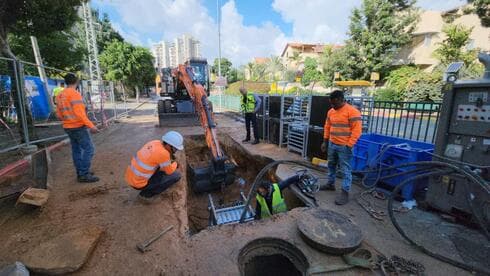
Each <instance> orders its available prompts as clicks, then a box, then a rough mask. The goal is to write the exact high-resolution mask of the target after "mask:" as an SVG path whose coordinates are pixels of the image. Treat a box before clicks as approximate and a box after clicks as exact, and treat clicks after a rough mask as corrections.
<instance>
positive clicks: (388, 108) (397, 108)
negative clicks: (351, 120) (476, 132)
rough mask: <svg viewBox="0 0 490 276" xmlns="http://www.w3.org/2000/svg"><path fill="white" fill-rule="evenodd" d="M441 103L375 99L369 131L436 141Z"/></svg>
mask: <svg viewBox="0 0 490 276" xmlns="http://www.w3.org/2000/svg"><path fill="white" fill-rule="evenodd" d="M440 110H441V103H438V102H431V103H421V102H392V101H374V103H373V110H372V113H371V119H370V124H369V130H368V131H369V132H370V133H377V134H382V135H387V136H393V137H399V138H405V139H410V140H414V141H420V142H427V143H434V140H435V134H436V129H437V124H438V122H439V113H440Z"/></svg>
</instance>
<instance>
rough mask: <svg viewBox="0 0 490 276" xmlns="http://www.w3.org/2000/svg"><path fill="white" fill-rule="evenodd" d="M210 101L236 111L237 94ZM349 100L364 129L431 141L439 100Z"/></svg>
mask: <svg viewBox="0 0 490 276" xmlns="http://www.w3.org/2000/svg"><path fill="white" fill-rule="evenodd" d="M210 100H211V101H212V102H213V106H214V109H215V110H223V111H239V110H240V96H231V95H221V96H218V95H213V96H211V97H210ZM349 100H350V101H351V103H352V104H353V105H355V106H360V107H361V108H360V109H361V111H362V115H363V131H364V132H369V133H377V134H382V135H387V136H393V137H399V138H404V139H410V140H414V141H420V142H427V143H434V140H435V134H436V128H437V124H438V121H439V113H440V109H441V103H439V102H434V103H422V102H392V101H374V100H373V98H371V97H360V98H349ZM264 125H265V124H264Z"/></svg>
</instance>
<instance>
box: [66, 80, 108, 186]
mask: <svg viewBox="0 0 490 276" xmlns="http://www.w3.org/2000/svg"><path fill="white" fill-rule="evenodd" d="M65 84H66V88H64V89H63V91H62V92H61V93H60V94H59V95H58V96H57V97H56V103H57V104H56V115H57V116H58V118H59V119H60V120H62V121H63V129H64V130H65V132H66V133H67V134H68V137H69V138H70V143H71V154H72V157H73V163H74V164H75V168H76V170H77V179H78V182H97V181H99V178H98V177H96V176H94V175H93V173H91V172H90V163H91V162H92V157H93V156H94V152H95V149H94V144H93V143H92V139H91V137H90V133H89V130H90V132H92V133H97V132H99V129H98V128H97V127H96V126H95V125H94V124H93V123H92V122H91V121H90V120H89V119H88V117H87V113H86V112H85V105H84V104H83V100H82V95H80V93H79V92H78V91H77V90H76V88H77V86H78V84H79V80H78V77H77V76H75V74H72V73H68V74H66V76H65Z"/></svg>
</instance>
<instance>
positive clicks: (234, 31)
mask: <svg viewBox="0 0 490 276" xmlns="http://www.w3.org/2000/svg"><path fill="white" fill-rule="evenodd" d="M221 10H222V23H221V26H222V28H221V30H222V32H221V33H222V39H221V41H222V46H223V47H222V49H223V56H225V57H232V59H234V60H235V61H238V62H239V63H241V64H244V63H246V62H248V61H250V59H251V58H252V57H263V56H270V55H271V54H277V51H274V50H277V49H276V47H275V45H276V44H279V43H283V41H280V40H281V39H282V38H283V37H284V34H283V33H282V31H281V30H280V29H279V27H277V26H275V25H273V24H272V23H271V22H266V23H264V24H263V25H261V26H245V25H244V24H243V16H242V15H240V14H239V13H238V11H237V9H236V6H235V2H234V1H229V2H227V3H226V4H225V5H224V6H223V7H222V9H221ZM278 41H280V42H278Z"/></svg>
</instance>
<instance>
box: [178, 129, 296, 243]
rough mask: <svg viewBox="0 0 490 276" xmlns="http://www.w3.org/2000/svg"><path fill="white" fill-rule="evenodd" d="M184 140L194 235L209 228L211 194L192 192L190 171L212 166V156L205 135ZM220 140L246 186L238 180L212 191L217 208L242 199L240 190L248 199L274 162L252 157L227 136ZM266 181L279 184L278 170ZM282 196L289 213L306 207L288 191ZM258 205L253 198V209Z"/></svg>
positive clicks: (268, 176)
mask: <svg viewBox="0 0 490 276" xmlns="http://www.w3.org/2000/svg"><path fill="white" fill-rule="evenodd" d="M185 138H186V139H185V155H186V162H187V167H186V174H187V179H188V183H187V185H188V189H187V190H188V194H187V203H188V204H187V206H188V207H187V208H188V209H187V213H188V219H189V230H190V233H191V234H195V233H198V232H199V231H201V230H203V229H205V228H207V227H208V226H209V210H208V205H209V197H208V193H200V194H199V193H195V192H194V191H193V190H192V187H191V185H192V183H190V179H191V178H190V175H189V174H190V169H189V168H190V167H192V168H196V167H205V166H209V162H210V160H211V153H210V150H209V149H208V147H207V145H206V142H205V138H204V136H203V135H195V136H186V137H185ZM218 140H219V142H220V145H221V148H222V149H223V151H224V152H225V154H226V156H228V157H229V160H230V161H231V162H233V163H235V164H236V170H235V175H236V179H238V178H242V179H244V180H245V185H244V186H242V187H240V185H238V181H235V182H234V183H233V184H231V185H229V186H226V187H225V188H224V191H223V192H222V191H221V190H217V191H213V192H211V193H210V194H211V196H212V198H213V202H214V204H215V205H218V206H217V207H219V205H220V204H223V205H230V204H232V203H235V202H237V201H239V200H241V197H240V192H241V191H242V192H243V193H244V194H245V196H247V195H248V193H249V190H250V188H251V186H252V183H253V181H254V179H255V177H256V176H257V174H258V173H259V171H260V170H261V169H262V168H264V166H265V165H267V164H269V163H270V162H273V161H274V160H273V159H271V158H268V157H264V156H258V155H252V154H250V153H249V152H248V151H247V150H246V149H245V148H244V147H242V146H241V145H240V144H239V143H237V142H236V141H235V140H233V139H232V138H231V137H230V136H229V135H227V134H220V135H219V136H218ZM267 178H268V179H269V180H271V181H273V182H276V181H278V179H277V177H276V174H275V169H274V170H271V171H269V173H268V174H267ZM283 196H284V199H285V201H286V204H287V206H288V209H290V210H291V209H293V208H296V207H303V206H304V203H303V202H302V201H301V200H299V199H298V198H297V197H296V196H295V195H294V194H293V193H292V192H291V191H290V190H289V189H285V190H284V191H283ZM255 204H256V203H255V198H254V199H253V200H252V203H251V206H252V207H255Z"/></svg>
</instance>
